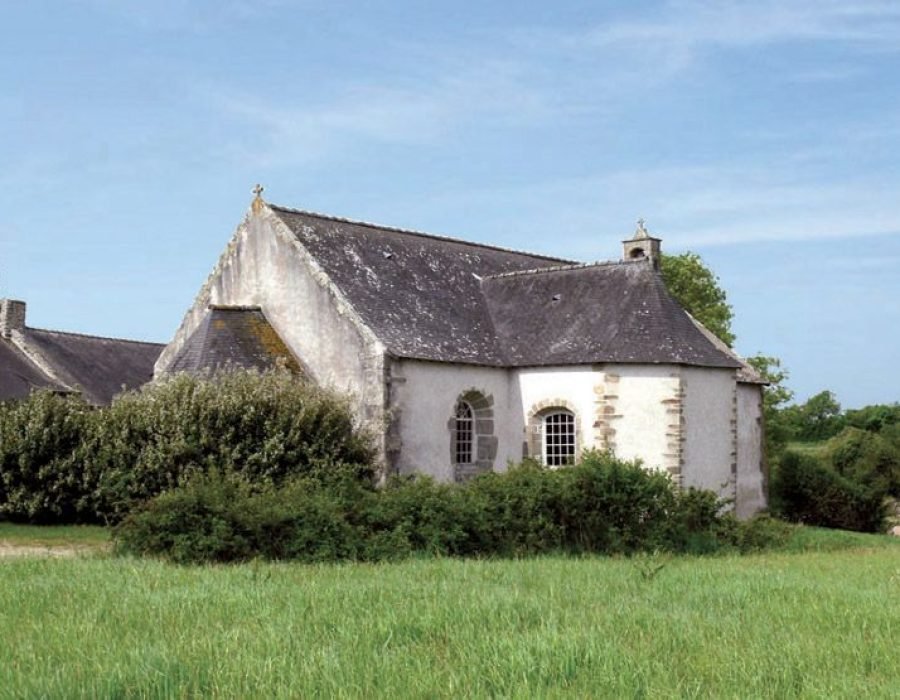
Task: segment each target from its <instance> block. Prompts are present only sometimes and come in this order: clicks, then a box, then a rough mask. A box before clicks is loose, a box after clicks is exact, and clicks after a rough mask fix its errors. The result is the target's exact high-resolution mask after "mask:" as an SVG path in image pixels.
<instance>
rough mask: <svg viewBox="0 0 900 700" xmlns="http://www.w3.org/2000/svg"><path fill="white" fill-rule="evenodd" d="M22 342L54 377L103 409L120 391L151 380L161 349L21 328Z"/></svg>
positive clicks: (143, 343) (148, 344) (123, 341)
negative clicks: (45, 364)
mask: <svg viewBox="0 0 900 700" xmlns="http://www.w3.org/2000/svg"><path fill="white" fill-rule="evenodd" d="M23 336H24V342H25V344H26V346H27V347H29V348H33V349H35V350H36V351H37V352H38V353H40V355H41V357H42V358H43V359H44V361H46V362H47V364H48V365H49V366H50V367H51V369H52V370H53V372H54V374H55V375H56V377H58V379H59V380H61V382H62V383H64V384H65V385H66V386H67V387H68V388H69V389H71V390H74V391H78V392H80V393H81V394H82V395H83V396H84V398H85V399H86V400H87V401H89V402H90V403H93V404H98V405H103V404H108V403H110V401H112V398H113V396H115V395H116V394H118V393H120V392H121V391H122V390H123V389H136V388H137V387H139V386H141V385H143V384H146V383H147V382H149V381H150V380H151V379H152V378H153V365H154V363H155V362H156V358H157V357H159V354H160V353H161V352H162V350H163V348H164V347H165V346H164V345H161V344H159V343H145V342H140V341H136V340H122V339H120V338H102V337H98V336H92V335H81V334H79V333H65V332H62V331H50V330H42V329H39V328H27V327H26V328H25V329H24V331H23Z"/></svg>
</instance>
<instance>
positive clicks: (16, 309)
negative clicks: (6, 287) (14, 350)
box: [0, 299, 25, 338]
mask: <svg viewBox="0 0 900 700" xmlns="http://www.w3.org/2000/svg"><path fill="white" fill-rule="evenodd" d="M24 330H25V302H24V301H17V300H15V299H0V335H2V336H3V337H4V338H9V337H10V336H11V335H12V332H13V331H19V332H22V331H24Z"/></svg>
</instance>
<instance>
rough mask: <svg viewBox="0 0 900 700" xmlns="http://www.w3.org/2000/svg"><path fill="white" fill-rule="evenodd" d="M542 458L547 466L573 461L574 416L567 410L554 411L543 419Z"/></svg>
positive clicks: (556, 465) (562, 464)
mask: <svg viewBox="0 0 900 700" xmlns="http://www.w3.org/2000/svg"><path fill="white" fill-rule="evenodd" d="M543 433H544V435H543V438H544V441H543V442H544V444H543V458H544V464H546V465H547V466H548V467H561V466H564V465H566V464H572V463H573V462H574V461H575V416H574V415H573V414H572V413H570V412H569V411H554V412H553V413H549V414H547V415H546V416H544V420H543Z"/></svg>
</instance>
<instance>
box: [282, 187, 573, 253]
mask: <svg viewBox="0 0 900 700" xmlns="http://www.w3.org/2000/svg"><path fill="white" fill-rule="evenodd" d="M266 204H267V205H268V206H269V208H270V209H277V210H279V211H283V212H287V213H288V214H301V215H304V216H314V217H316V218H317V219H325V220H326V221H338V222H340V223H344V224H354V225H356V226H365V227H367V228H374V229H378V230H379V231H390V232H391V233H405V234H407V235H410V236H419V237H421V238H431V239H434V240H437V241H446V242H448V243H460V244H462V245H467V246H472V247H473V248H488V249H490V250H499V251H501V252H504V253H515V254H517V255H527V256H529V257H531V258H541V259H542V260H553V261H556V262H561V263H567V264H580V263H576V262H575V261H574V260H568V259H566V258H558V257H555V256H553V255H544V254H543V253H531V252H529V251H527V250H518V249H516V248H507V247H505V246H499V245H493V244H491V243H477V242H475V241H467V240H465V239H463V238H455V237H453V236H445V235H441V234H437V233H428V232H427V231H419V230H416V229H409V228H400V227H399V226H385V225H383V224H376V223H373V222H371V221H361V220H358V219H348V218H347V217H343V216H333V215H331V214H322V213H319V212H315V211H309V210H307V209H295V208H294V207H285V206H281V205H280V204H272V203H271V202H266Z"/></svg>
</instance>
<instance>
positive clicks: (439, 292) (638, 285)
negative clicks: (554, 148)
mask: <svg viewBox="0 0 900 700" xmlns="http://www.w3.org/2000/svg"><path fill="white" fill-rule="evenodd" d="M268 206H269V208H270V209H271V210H272V211H273V212H274V213H275V214H276V216H278V218H279V219H280V220H281V221H282V222H283V223H284V224H285V225H286V226H287V227H288V228H289V229H290V231H291V232H292V233H293V234H294V235H295V236H296V237H297V240H298V241H299V242H300V243H301V244H302V245H303V246H304V247H305V248H306V249H307V250H308V251H309V253H310V254H311V255H312V256H313V258H314V259H315V260H316V262H317V263H318V264H319V265H320V266H321V267H322V269H323V270H324V271H325V273H326V274H327V275H328V276H329V278H330V279H331V281H332V282H333V283H334V284H335V285H336V286H337V287H338V289H340V291H341V293H342V294H343V295H344V297H345V298H346V299H347V300H348V301H349V303H350V304H351V305H352V306H353V308H354V309H355V311H356V312H357V313H358V314H359V316H360V318H361V319H362V320H363V322H364V323H365V324H366V325H367V326H368V327H369V328H370V329H371V330H372V331H373V332H374V333H375V335H376V336H377V337H378V338H379V339H380V340H381V341H382V342H383V343H384V345H385V346H386V348H387V350H388V352H390V353H391V354H393V355H395V356H397V357H407V358H415V359H422V360H432V361H438V362H459V363H471V364H481V365H490V366H542V365H558V364H593V363H603V362H631V363H653V364H658V363H672V364H688V365H698V366H707V367H727V368H737V367H740V363H739V362H737V361H736V360H735V359H733V358H732V357H731V356H730V355H728V354H727V353H724V352H722V351H721V350H719V349H718V348H717V347H716V346H715V345H714V344H713V343H711V342H710V341H709V340H708V339H707V338H706V337H705V336H704V334H703V333H701V332H700V331H699V330H698V329H697V327H696V326H695V325H694V323H693V322H692V321H691V319H690V317H689V316H688V315H687V314H686V313H685V311H684V310H683V309H682V308H681V307H680V306H679V305H678V304H677V303H676V302H675V301H674V300H673V299H672V297H671V296H670V295H669V294H668V292H667V291H666V289H665V286H664V285H663V283H662V280H661V279H660V277H659V275H658V274H657V273H656V272H655V270H654V269H653V267H652V265H651V264H650V262H649V261H638V262H628V263H609V264H603V265H579V264H573V263H572V261H569V260H563V259H560V258H551V257H547V256H543V255H533V254H529V253H522V252H518V251H513V250H507V249H503V248H497V247H494V246H488V245H480V244H477V243H471V242H467V241H461V240H456V239H451V238H444V237H439V236H431V235H428V234H423V233H421V232H418V231H406V230H402V229H395V228H388V227H382V226H376V225H374V224H369V223H363V222H354V221H349V220H346V219H338V218H335V217H329V216H323V215H321V214H314V213H311V212H305V211H299V210H296V209H288V208H285V207H279V206H275V205H268Z"/></svg>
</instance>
